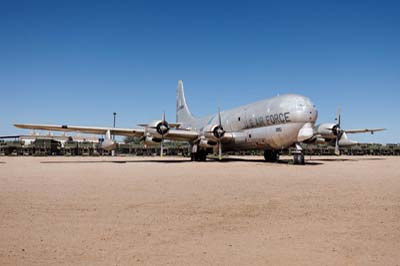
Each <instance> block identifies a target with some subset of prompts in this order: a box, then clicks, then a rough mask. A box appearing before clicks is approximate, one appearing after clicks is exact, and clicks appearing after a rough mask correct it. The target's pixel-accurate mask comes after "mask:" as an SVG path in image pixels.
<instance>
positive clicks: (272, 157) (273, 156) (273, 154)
mask: <svg viewBox="0 0 400 266" xmlns="http://www.w3.org/2000/svg"><path fill="white" fill-rule="evenodd" d="M264 159H265V161H266V162H271V163H276V162H277V161H279V152H277V151H272V150H265V151H264Z"/></svg>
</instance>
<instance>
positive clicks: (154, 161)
mask: <svg viewBox="0 0 400 266" xmlns="http://www.w3.org/2000/svg"><path fill="white" fill-rule="evenodd" d="M228 162H230V163H232V162H233V163H235V162H238V163H239V162H249V163H263V164H265V165H268V164H271V165H272V164H282V165H290V164H293V161H292V160H279V161H278V162H276V163H270V162H265V161H264V160H263V159H250V158H249V159H246V158H222V160H221V161H220V160H218V158H208V159H207V161H205V162H196V163H228ZM40 163H44V164H96V163H117V164H124V163H164V164H176V163H192V161H191V160H190V159H172V160H170V159H168V160H163V159H145V160H99V161H92V160H73V161H41V162H40ZM305 164H306V165H321V164H323V163H322V162H316V161H308V160H306V162H305Z"/></svg>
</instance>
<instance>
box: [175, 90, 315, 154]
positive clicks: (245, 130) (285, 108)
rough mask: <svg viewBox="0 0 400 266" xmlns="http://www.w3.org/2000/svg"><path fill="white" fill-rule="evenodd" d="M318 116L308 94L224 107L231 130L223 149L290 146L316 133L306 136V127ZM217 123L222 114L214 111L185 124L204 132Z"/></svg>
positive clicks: (227, 127)
mask: <svg viewBox="0 0 400 266" xmlns="http://www.w3.org/2000/svg"><path fill="white" fill-rule="evenodd" d="M317 116H318V112H317V110H316V108H315V105H314V104H313V103H312V102H311V101H310V100H309V99H308V98H307V97H304V96H301V95H296V94H286V95H281V96H276V97H273V98H270V99H265V100H262V101H259V102H255V103H251V104H247V105H243V106H240V107H237V108H234V109H231V110H227V111H223V112H221V122H222V126H223V128H224V130H225V131H226V132H227V134H228V135H229V134H230V135H229V136H230V137H229V138H225V139H224V143H223V144H224V145H223V149H224V151H227V150H243V149H273V150H279V149H283V148H287V147H289V146H291V145H293V144H295V143H296V142H301V141H303V139H304V138H307V137H311V136H312V130H309V131H308V132H311V135H310V136H306V135H304V134H305V133H304V132H305V131H304V130H303V131H302V129H303V128H310V129H312V127H313V126H314V124H315V121H316V120H317ZM217 124H218V114H214V115H210V116H206V117H201V118H194V119H192V120H191V121H187V122H186V123H183V125H182V126H183V127H185V128H190V129H192V130H194V131H197V132H199V133H200V134H202V135H204V134H205V133H206V132H207V131H208V130H210V128H212V126H213V125H217ZM302 132H303V134H302V135H301V134H300V133H302ZM299 134H300V135H299ZM307 134H308V133H307Z"/></svg>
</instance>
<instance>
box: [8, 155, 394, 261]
mask: <svg viewBox="0 0 400 266" xmlns="http://www.w3.org/2000/svg"><path fill="white" fill-rule="evenodd" d="M235 158H236V159H233V158H232V159H228V160H225V161H223V162H216V161H209V162H205V163H202V162H190V161H189V160H188V159H185V158H168V157H167V158H163V159H159V158H150V157H149V158H135V157H116V158H111V157H107V158H105V157H99V158H85V157H70V158H64V157H51V158H50V157H41V158H40V157H39V158H38V157H36V158H34V157H18V158H17V157H0V265H2V266H5V265H29V266H31V265H85V266H87V265H107V266H111V265H119V266H123V265H400V157H397V158H396V157H314V158H312V160H311V161H310V160H309V158H307V159H308V161H307V162H308V163H307V165H305V166H295V165H290V164H288V163H287V161H283V162H281V163H277V164H271V163H264V162H263V161H262V160H261V158H260V157H242V158H238V157H235Z"/></svg>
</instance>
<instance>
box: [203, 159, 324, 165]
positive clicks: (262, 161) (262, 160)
mask: <svg viewBox="0 0 400 266" xmlns="http://www.w3.org/2000/svg"><path fill="white" fill-rule="evenodd" d="M210 161H215V162H220V163H224V162H249V163H264V164H266V165H268V164H286V165H288V164H293V160H290V159H288V160H283V159H280V160H279V161H278V162H266V161H265V160H264V159H246V158H222V160H221V161H219V160H218V159H217V158H211V159H209V160H208V162H210ZM305 164H306V165H321V164H323V163H321V162H314V161H308V160H306V161H305Z"/></svg>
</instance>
